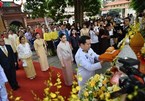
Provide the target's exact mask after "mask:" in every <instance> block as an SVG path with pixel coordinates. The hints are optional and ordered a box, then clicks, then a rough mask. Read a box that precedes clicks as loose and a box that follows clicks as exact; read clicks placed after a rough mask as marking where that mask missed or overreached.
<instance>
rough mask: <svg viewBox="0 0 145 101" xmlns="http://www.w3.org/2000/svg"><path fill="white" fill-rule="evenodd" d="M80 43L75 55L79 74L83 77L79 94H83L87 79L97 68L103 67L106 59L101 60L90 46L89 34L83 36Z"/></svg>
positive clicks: (79, 82)
mask: <svg viewBox="0 0 145 101" xmlns="http://www.w3.org/2000/svg"><path fill="white" fill-rule="evenodd" d="M79 44H80V48H79V49H78V51H77V53H76V55H75V59H76V64H77V67H78V71H77V75H79V76H81V77H82V81H79V80H78V84H79V86H80V87H81V90H80V92H79V94H81V93H82V90H83V86H84V85H85V83H86V82H87V80H88V79H90V78H91V77H92V76H94V75H95V74H96V70H98V69H101V68H102V63H103V62H104V61H99V55H97V54H96V53H95V52H94V51H93V50H92V49H91V48H90V47H91V40H90V37H89V36H81V37H80V39H79Z"/></svg>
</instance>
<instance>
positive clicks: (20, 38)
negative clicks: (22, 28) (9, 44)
mask: <svg viewBox="0 0 145 101" xmlns="http://www.w3.org/2000/svg"><path fill="white" fill-rule="evenodd" d="M22 38H24V39H25V37H24V36H23V35H22V36H20V37H19V42H20V43H21V40H22Z"/></svg>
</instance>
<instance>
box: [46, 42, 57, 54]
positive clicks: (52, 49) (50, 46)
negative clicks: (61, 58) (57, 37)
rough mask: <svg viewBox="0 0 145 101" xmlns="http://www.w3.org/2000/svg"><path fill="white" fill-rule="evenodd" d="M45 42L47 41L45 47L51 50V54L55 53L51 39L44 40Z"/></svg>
mask: <svg viewBox="0 0 145 101" xmlns="http://www.w3.org/2000/svg"><path fill="white" fill-rule="evenodd" d="M46 42H47V49H49V50H51V51H52V55H56V50H55V47H54V44H53V41H46Z"/></svg>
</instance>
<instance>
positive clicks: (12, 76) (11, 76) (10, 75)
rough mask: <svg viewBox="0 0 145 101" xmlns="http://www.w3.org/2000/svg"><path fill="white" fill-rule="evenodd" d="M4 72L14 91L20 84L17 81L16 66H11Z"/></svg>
mask: <svg viewBox="0 0 145 101" xmlns="http://www.w3.org/2000/svg"><path fill="white" fill-rule="evenodd" d="M4 72H5V74H6V77H7V79H8V82H9V84H10V86H11V88H12V89H15V88H17V87H18V82H17V80H16V70H15V67H14V66H11V68H9V69H4Z"/></svg>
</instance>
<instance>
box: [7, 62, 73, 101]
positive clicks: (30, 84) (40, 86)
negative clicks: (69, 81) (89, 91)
mask: <svg viewBox="0 0 145 101" xmlns="http://www.w3.org/2000/svg"><path fill="white" fill-rule="evenodd" d="M34 67H35V69H36V73H37V76H36V78H35V79H33V80H30V79H28V78H26V75H25V72H24V70H23V68H21V69H20V70H18V71H17V80H18V83H19V85H20V89H18V90H16V91H13V95H14V96H15V97H21V99H22V100H23V101H35V100H34V95H33V94H32V91H33V92H34V93H35V94H37V96H38V97H40V98H41V99H42V98H43V97H44V92H43V91H44V88H45V87H46V85H45V84H44V82H45V81H46V80H48V79H49V73H50V72H52V82H55V81H56V79H57V73H60V74H61V75H62V72H61V69H59V68H55V67H50V69H49V70H48V71H46V72H42V71H41V70H40V64H39V63H38V62H34ZM61 81H62V88H61V89H60V93H61V95H62V96H66V98H68V97H69V95H70V91H71V87H68V86H65V84H64V82H63V79H62V76H61ZM6 87H7V89H8V90H9V91H10V90H11V89H10V86H9V85H6ZM52 90H54V89H53V88H52ZM66 101H67V100H66Z"/></svg>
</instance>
